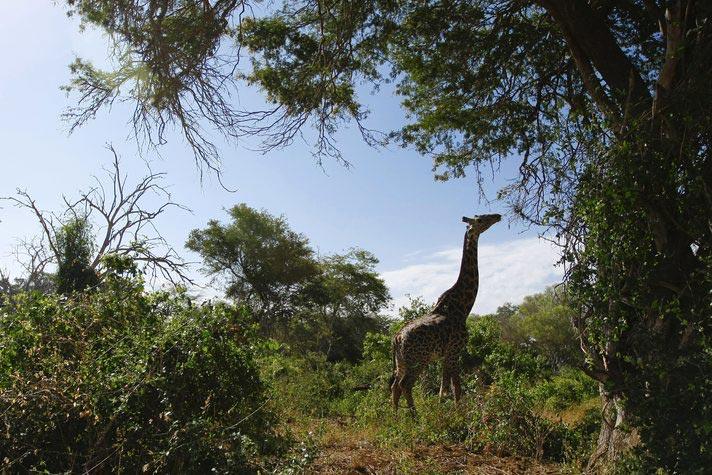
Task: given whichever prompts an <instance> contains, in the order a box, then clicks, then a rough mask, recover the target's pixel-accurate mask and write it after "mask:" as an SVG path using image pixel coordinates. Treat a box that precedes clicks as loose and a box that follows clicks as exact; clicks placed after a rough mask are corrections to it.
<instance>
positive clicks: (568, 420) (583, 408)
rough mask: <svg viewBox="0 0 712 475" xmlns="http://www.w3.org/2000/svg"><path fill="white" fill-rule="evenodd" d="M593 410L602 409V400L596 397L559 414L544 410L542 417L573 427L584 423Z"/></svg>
mask: <svg viewBox="0 0 712 475" xmlns="http://www.w3.org/2000/svg"><path fill="white" fill-rule="evenodd" d="M591 409H596V410H600V409H601V398H599V397H598V396H594V397H592V398H590V399H586V400H585V401H582V402H581V403H579V404H575V405H573V406H571V407H567V408H566V409H564V410H563V411H559V412H554V411H548V410H544V411H541V416H542V417H545V418H546V419H548V420H550V421H552V422H563V423H564V424H566V425H567V426H569V427H572V426H575V425H577V424H579V423H580V422H581V421H583V419H584V418H585V417H586V414H587V413H588V412H589V411H590V410H591Z"/></svg>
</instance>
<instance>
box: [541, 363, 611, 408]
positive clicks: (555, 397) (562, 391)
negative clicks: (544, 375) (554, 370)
mask: <svg viewBox="0 0 712 475" xmlns="http://www.w3.org/2000/svg"><path fill="white" fill-rule="evenodd" d="M533 395H534V398H535V399H536V400H537V401H539V402H540V403H541V404H542V405H543V406H544V407H546V408H548V409H552V410H555V411H560V410H563V409H565V408H567V407H569V406H571V405H573V404H576V403H580V402H582V401H584V400H585V399H589V398H591V397H594V396H596V395H598V383H596V381H594V380H593V379H592V378H590V377H589V376H588V375H586V373H584V372H583V371H581V370H579V369H575V368H563V369H562V371H561V372H560V373H559V374H557V375H555V376H553V377H552V378H551V379H550V380H545V381H542V382H540V383H538V384H537V385H536V386H535V387H534V388H533Z"/></svg>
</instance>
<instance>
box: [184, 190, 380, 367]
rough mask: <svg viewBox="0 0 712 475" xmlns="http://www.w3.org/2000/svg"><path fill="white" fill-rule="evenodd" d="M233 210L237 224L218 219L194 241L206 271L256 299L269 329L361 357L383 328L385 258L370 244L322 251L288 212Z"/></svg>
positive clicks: (338, 356) (303, 343)
mask: <svg viewBox="0 0 712 475" xmlns="http://www.w3.org/2000/svg"><path fill="white" fill-rule="evenodd" d="M228 213H229V215H230V217H231V218H232V222H231V223H229V224H222V223H220V222H218V221H216V220H211V221H209V222H208V225H207V227H206V228H205V229H195V230H193V231H192V232H191V233H190V236H189V238H188V241H187V242H186V247H187V248H188V249H190V250H191V251H194V252H197V253H198V254H200V256H201V257H202V259H203V265H204V267H203V270H204V271H205V272H206V274H208V275H210V276H213V279H214V282H215V281H220V280H222V281H223V283H224V286H225V295H226V296H227V297H229V298H232V299H235V300H236V301H238V302H244V303H246V304H248V305H249V306H250V307H251V308H252V309H253V311H254V312H255V314H256V316H257V318H258V320H259V324H260V328H261V330H262V331H263V333H265V334H266V335H268V336H270V337H273V338H276V339H278V340H280V341H282V342H285V343H288V344H290V345H292V346H293V347H294V349H296V350H298V351H300V352H306V351H319V352H321V353H323V354H325V355H326V356H327V358H328V359H330V360H343V359H348V360H351V361H355V360H357V359H358V358H360V356H361V347H362V341H363V339H364V337H365V335H366V333H367V332H369V331H376V330H379V329H382V327H383V324H382V322H381V320H380V319H379V318H378V312H379V311H380V310H381V309H382V308H383V307H384V306H385V305H386V304H387V303H388V301H389V300H390V296H389V294H388V289H387V287H386V285H385V283H384V282H383V279H381V278H380V276H379V275H378V273H377V272H376V270H375V266H376V264H378V259H376V257H375V256H374V255H373V254H371V253H370V252H367V251H364V250H362V249H352V250H350V251H349V252H347V253H345V254H334V255H331V256H325V257H322V258H318V257H317V256H316V255H315V253H314V251H313V250H312V248H311V247H310V245H309V240H308V239H307V238H306V237H305V236H304V235H302V234H299V233H296V232H294V231H292V229H291V228H290V227H289V224H288V223H287V220H286V219H285V218H284V217H283V216H279V217H275V216H272V215H270V214H269V213H268V212H266V211H258V210H255V209H253V208H250V207H249V206H247V205H245V204H239V205H236V206H233V207H232V208H231V209H230V210H229V211H228Z"/></svg>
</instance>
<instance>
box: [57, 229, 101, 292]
mask: <svg viewBox="0 0 712 475" xmlns="http://www.w3.org/2000/svg"><path fill="white" fill-rule="evenodd" d="M93 241H94V236H93V235H92V233H91V228H90V225H89V222H88V221H87V220H86V218H74V219H72V220H70V221H69V222H67V223H65V224H64V225H63V226H62V227H61V228H60V229H59V232H58V233H57V236H56V246H57V253H58V256H57V261H58V262H57V274H56V276H55V280H56V285H57V291H58V292H59V293H62V294H68V293H71V292H81V291H82V290H85V289H86V288H88V287H90V286H93V285H96V283H97V282H98V281H99V278H98V276H97V274H96V272H94V269H92V268H91V258H92V254H93V252H94V246H93Z"/></svg>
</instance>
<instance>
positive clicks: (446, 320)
mask: <svg viewBox="0 0 712 475" xmlns="http://www.w3.org/2000/svg"><path fill="white" fill-rule="evenodd" d="M500 219H501V216H500V215H498V214H492V215H482V216H476V217H474V218H463V221H465V222H467V223H468V224H469V226H468V229H467V233H466V234H465V243H464V245H463V253H462V264H461V265H460V274H459V276H458V278H457V281H456V282H455V285H453V286H452V287H451V288H450V289H448V290H447V291H445V293H443V294H442V295H441V296H440V298H439V299H438V302H437V303H436V305H435V308H434V309H433V311H432V313H431V314H430V315H426V316H424V317H420V318H417V319H415V320H413V321H412V322H409V323H408V324H406V325H405V326H404V327H403V328H402V329H401V330H400V331H399V332H398V333H397V334H396V335H395V336H394V337H393V365H394V369H393V383H392V385H391V397H392V402H393V406H394V407H395V409H396V410H397V409H398V402H399V400H400V397H401V395H402V396H404V397H405V398H406V401H407V403H408V407H409V408H410V409H411V410H412V411H415V405H414V404H413V395H412V389H413V385H414V384H415V382H416V381H417V379H418V376H419V375H420V373H421V372H422V371H423V369H424V368H425V367H426V366H427V365H428V363H430V362H431V361H432V360H433V359H442V378H441V384H440V398H441V399H442V398H443V397H444V396H445V395H446V394H447V392H448V390H449V389H450V388H452V392H453V395H454V397H455V402H458V401H459V400H460V397H461V395H462V388H461V383H460V355H461V353H462V350H463V348H464V347H465V342H466V341H467V328H466V326H465V321H466V320H467V316H468V315H469V314H470V311H471V310H472V306H473V305H474V303H475V298H476V296H477V289H478V286H479V276H478V268H477V242H478V238H479V235H480V234H481V233H482V232H484V231H485V230H486V229H488V228H489V227H490V226H492V225H493V224H494V223H496V222H498V221H499V220H500Z"/></svg>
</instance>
